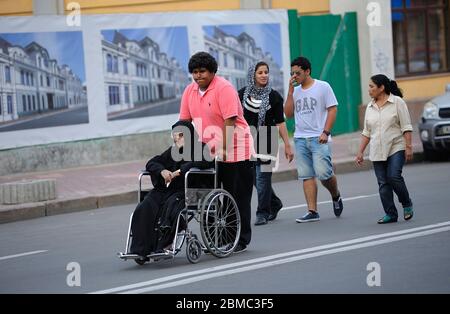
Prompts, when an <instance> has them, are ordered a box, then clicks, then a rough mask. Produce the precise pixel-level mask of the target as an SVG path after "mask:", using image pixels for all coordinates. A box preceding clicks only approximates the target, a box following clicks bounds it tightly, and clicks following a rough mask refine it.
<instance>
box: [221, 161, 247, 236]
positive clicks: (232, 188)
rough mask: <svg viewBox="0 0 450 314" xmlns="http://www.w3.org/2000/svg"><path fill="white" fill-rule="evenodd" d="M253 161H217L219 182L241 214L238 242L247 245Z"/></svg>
mask: <svg viewBox="0 0 450 314" xmlns="http://www.w3.org/2000/svg"><path fill="white" fill-rule="evenodd" d="M253 171H254V170H253V162H252V161H250V160H245V161H239V162H233V163H226V162H221V163H219V182H220V183H221V184H222V186H223V188H224V189H225V190H226V191H227V192H229V193H230V194H231V196H233V198H234V200H235V201H236V204H237V206H238V209H239V214H240V216H241V236H240V238H239V244H244V245H248V244H249V243H250V240H251V238H252V229H251V221H250V220H251V201H252V192H253Z"/></svg>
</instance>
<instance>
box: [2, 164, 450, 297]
mask: <svg viewBox="0 0 450 314" xmlns="http://www.w3.org/2000/svg"><path fill="white" fill-rule="evenodd" d="M449 174H450V162H443V163H423V164H414V165H408V166H407V167H405V169H404V175H405V179H406V181H407V185H408V187H409V190H410V193H411V195H412V198H413V201H414V205H415V216H414V218H413V219H412V220H411V221H408V222H405V221H404V220H403V219H400V220H399V222H398V223H396V224H386V225H378V224H376V221H377V219H378V218H379V217H381V216H382V215H383V212H382V209H381V202H380V200H379V197H378V194H377V184H376V179H375V176H374V174H373V172H371V171H368V172H357V173H350V174H344V175H340V176H339V177H338V180H339V185H340V190H341V193H342V196H343V197H344V206H345V208H344V212H343V214H342V217H341V218H339V219H338V218H335V217H334V215H333V211H332V208H331V203H330V200H329V195H327V192H326V191H325V189H324V188H323V187H321V188H320V189H319V197H318V199H319V202H320V205H319V212H320V214H321V221H320V222H314V223H308V224H299V223H296V222H295V218H296V217H298V216H300V215H302V214H303V213H304V211H305V205H304V204H305V200H304V197H303V193H302V192H301V190H300V186H299V183H298V182H296V181H287V182H281V183H277V184H274V188H275V190H276V191H277V192H278V194H279V196H280V197H281V199H282V200H284V203H285V207H284V208H283V210H282V211H281V212H280V214H279V217H278V218H277V220H275V221H274V222H272V223H270V224H268V225H264V226H258V227H255V226H253V239H252V243H251V245H250V246H249V249H248V251H247V252H244V253H241V254H234V255H232V256H230V257H227V258H223V259H217V258H215V257H213V256H210V255H202V257H201V260H200V261H199V263H198V264H190V263H189V262H188V261H187V259H186V258H185V252H184V250H183V251H182V252H181V253H180V254H178V255H177V256H176V257H175V258H174V259H173V260H168V261H161V262H159V263H152V264H146V265H144V266H138V265H136V264H135V263H134V262H133V261H122V260H120V259H119V258H117V257H116V252H118V251H121V250H123V247H124V244H125V235H126V231H127V230H126V229H127V226H128V217H129V214H130V213H131V212H132V210H133V209H134V206H135V204H130V205H128V206H116V207H111V208H102V209H97V210H93V211H84V212H77V213H72V214H64V215H58V216H50V217H45V218H40V219H34V220H28V221H20V222H15V223H9V224H3V225H0V238H1V239H2V241H1V243H0V293H157V294H167V293H170V294H185V293H193V294H209V293H222V294H224V293H239V294H241V293H242V294H247V293H252V294H263V293H267V294H284V293H294V294H297V293H419V292H420V293H449V292H450V241H449V239H450V205H449V204H450V193H449V179H448V176H449ZM255 199H256V197H255V195H254V197H253V202H254V201H255ZM252 207H253V210H254V211H255V209H256V204H255V203H253V206H252ZM253 217H254V213H253ZM193 227H194V228H195V227H196V226H193ZM18 254H25V255H18ZM71 262H76V263H78V265H79V266H80V273H79V274H80V276H79V279H80V281H79V283H80V286H73V287H71V286H68V284H67V280H68V278H69V283H70V282H72V283H73V282H76V281H74V280H73V278H75V277H73V274H74V273H73V270H74V269H76V268H71V267H69V270H67V269H66V267H67V266H68V265H69V263H71ZM69 266H70V265H69ZM71 279H72V280H71ZM368 283H369V284H368ZM374 284H375V285H374ZM199 298H200V299H201V295H199Z"/></svg>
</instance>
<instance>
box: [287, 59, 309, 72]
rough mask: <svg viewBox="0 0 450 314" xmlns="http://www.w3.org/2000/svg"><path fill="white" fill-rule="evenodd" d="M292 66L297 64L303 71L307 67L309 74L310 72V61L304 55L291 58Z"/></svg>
mask: <svg viewBox="0 0 450 314" xmlns="http://www.w3.org/2000/svg"><path fill="white" fill-rule="evenodd" d="M293 66H298V67H300V68H301V69H302V70H303V71H306V70H308V69H309V74H310V75H311V73H312V69H311V62H309V60H308V59H306V58H305V57H297V58H295V59H294V60H292V62H291V67H293Z"/></svg>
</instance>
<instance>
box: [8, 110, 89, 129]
mask: <svg viewBox="0 0 450 314" xmlns="http://www.w3.org/2000/svg"><path fill="white" fill-rule="evenodd" d="M81 123H89V113H88V107H87V106H84V107H79V108H75V109H70V110H63V111H55V112H51V113H46V114H44V115H41V116H39V115H38V116H35V117H34V118H31V119H27V120H22V121H17V122H13V123H12V124H8V125H5V126H3V127H0V132H7V131H16V130H27V129H36V128H46V127H52V126H61V125H72V124H81Z"/></svg>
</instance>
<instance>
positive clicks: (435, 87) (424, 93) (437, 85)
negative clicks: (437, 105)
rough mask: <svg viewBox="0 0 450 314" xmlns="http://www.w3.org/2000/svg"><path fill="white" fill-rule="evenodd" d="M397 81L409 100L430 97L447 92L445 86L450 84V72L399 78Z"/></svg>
mask: <svg viewBox="0 0 450 314" xmlns="http://www.w3.org/2000/svg"><path fill="white" fill-rule="evenodd" d="M397 83H398V85H399V87H400V88H401V89H402V91H403V94H404V97H405V99H407V100H415V99H430V98H433V97H434V96H437V95H440V94H443V93H445V86H446V85H447V84H450V74H447V75H442V74H441V75H439V74H435V75H429V76H426V77H425V76H419V77H415V78H414V77H413V78H399V79H397Z"/></svg>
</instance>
